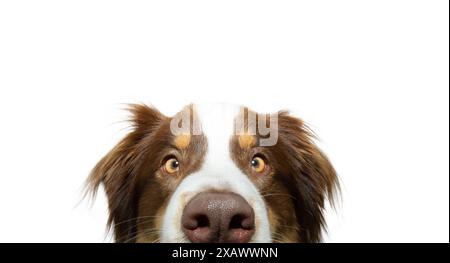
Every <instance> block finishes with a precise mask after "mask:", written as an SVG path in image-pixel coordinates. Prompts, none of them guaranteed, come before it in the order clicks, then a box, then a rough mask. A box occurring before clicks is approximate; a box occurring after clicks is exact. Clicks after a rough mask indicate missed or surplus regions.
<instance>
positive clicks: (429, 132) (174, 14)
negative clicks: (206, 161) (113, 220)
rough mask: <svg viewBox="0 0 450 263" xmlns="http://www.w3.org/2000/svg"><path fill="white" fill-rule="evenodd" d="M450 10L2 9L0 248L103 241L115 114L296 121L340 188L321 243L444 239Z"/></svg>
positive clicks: (408, 5) (250, 6)
mask: <svg viewBox="0 0 450 263" xmlns="http://www.w3.org/2000/svg"><path fill="white" fill-rule="evenodd" d="M448 5H449V3H448V1H411V0H408V1H392V0H389V1H242V0H239V1H220V2H219V1H152V2H151V3H150V1H92V0H89V1H59V0H58V1H2V2H0V121H1V122H0V241H1V242H27V241H32V242H49V241H51V242H104V241H110V236H105V223H106V216H107V215H106V200H105V197H104V195H103V194H101V195H100V196H99V198H98V199H97V201H96V202H95V203H94V205H93V206H92V207H90V206H89V204H88V202H86V201H83V202H81V203H79V201H80V199H81V187H82V184H83V181H84V180H85V178H86V177H87V175H88V173H89V171H90V169H91V168H92V167H93V166H94V165H95V163H96V162H97V161H98V160H99V159H100V158H101V157H102V156H103V155H104V154H105V153H106V152H107V151H108V150H109V149H110V148H111V147H112V146H113V145H114V144H115V143H116V142H117V141H118V140H119V139H120V138H121V137H122V136H123V135H124V134H125V132H126V129H125V127H126V123H123V122H121V121H122V120H123V119H124V118H125V117H126V113H124V112H122V111H121V110H120V109H121V108H123V104H122V103H130V102H144V103H151V104H153V105H155V106H156V107H158V108H159V109H160V110H161V111H163V112H164V113H166V114H172V113H174V112H176V111H177V110H179V109H180V108H181V107H182V106H183V105H185V104H187V103H190V102H204V101H207V102H230V103H239V104H245V105H248V106H250V107H252V108H254V109H256V110H260V111H274V110H278V109H291V110H293V112H294V113H295V114H296V115H298V116H300V117H302V118H303V119H305V120H306V121H307V122H308V123H310V124H311V126H312V127H313V128H314V130H315V131H316V132H317V134H318V135H319V136H320V138H321V143H320V145H321V147H322V148H323V149H324V151H325V152H326V153H327V154H328V155H329V157H330V159H331V160H332V162H333V163H334V165H335V167H336V169H337V171H338V172H339V175H340V177H341V180H342V184H343V203H342V206H341V208H340V209H339V210H338V211H337V212H336V213H335V212H329V213H327V218H328V222H329V234H328V236H326V238H325V241H328V242H421V241H424V242H433V241H438V242H449V161H448V160H449V159H448V158H449V121H448V117H449V116H448V113H449V112H448V110H449V97H448V96H449V75H448V72H449V34H448V32H449V28H448V26H449V23H448V22H449V13H448V10H449V6H448Z"/></svg>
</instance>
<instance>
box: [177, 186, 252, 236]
mask: <svg viewBox="0 0 450 263" xmlns="http://www.w3.org/2000/svg"><path fill="white" fill-rule="evenodd" d="M181 226H182V228H183V232H184V233H185V234H186V236H187V237H188V238H189V240H190V241H191V242H193V243H209V242H231V243H245V242H248V241H250V239H251V237H252V236H253V234H254V233H255V215H254V212H253V209H252V207H251V206H250V205H249V204H248V203H247V201H245V199H244V198H243V197H242V196H240V195H237V194H234V193H221V192H204V193H200V194H198V195H196V196H195V197H194V198H193V199H192V200H191V201H190V202H189V203H188V204H187V205H186V207H185V208H184V211H183V215H182V217H181Z"/></svg>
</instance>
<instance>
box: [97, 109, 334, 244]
mask: <svg viewBox="0 0 450 263" xmlns="http://www.w3.org/2000/svg"><path fill="white" fill-rule="evenodd" d="M130 111H131V113H132V120H131V123H132V131H131V132H130V133H128V135H126V137H125V138H124V139H122V141H120V142H119V143H118V144H117V145H116V146H115V147H114V148H113V149H112V150H111V151H110V152H109V153H108V154H107V155H106V156H105V157H103V159H101V160H100V162H99V163H98V164H97V165H96V166H95V168H94V169H93V171H92V173H91V175H90V177H89V179H88V186H89V190H90V191H92V192H93V193H94V194H95V193H96V191H97V189H98V187H99V186H100V185H102V184H103V186H104V189H105V191H106V195H107V198H108V203H109V204H108V205H109V221H108V224H109V226H111V227H113V229H114V230H115V231H114V233H115V238H116V241H117V242H318V241H320V239H321V232H322V229H323V227H324V226H325V222H324V216H323V209H324V205H325V201H326V200H327V199H328V200H331V201H332V200H333V196H334V194H335V192H336V190H338V179H337V176H336V172H335V170H334V169H333V167H332V165H331V163H330V162H329V160H328V159H327V157H326V156H325V155H324V154H323V153H322V152H321V151H320V150H319V149H318V148H317V146H316V145H315V144H314V142H313V134H312V132H311V131H310V130H309V129H308V128H307V127H306V126H305V124H304V123H303V122H302V121H301V120H300V119H297V118H295V117H292V116H290V115H289V114H288V113H287V112H278V113H275V114H257V113H255V112H253V111H251V110H249V109H248V108H245V107H235V106H229V105H228V106H227V105H207V106H201V105H198V106H196V105H189V106H187V107H185V108H184V109H183V110H182V111H180V112H179V113H178V114H176V115H175V116H173V117H167V116H164V115H163V114H161V113H160V112H159V111H157V110H156V109H155V108H152V107H148V106H145V105H131V107H130Z"/></svg>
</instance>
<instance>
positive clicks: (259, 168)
mask: <svg viewBox="0 0 450 263" xmlns="http://www.w3.org/2000/svg"><path fill="white" fill-rule="evenodd" d="M251 165H252V168H253V170H254V171H255V172H257V173H261V172H263V171H264V170H265V168H266V162H265V161H264V160H263V159H262V158H261V157H258V156H255V157H253V159H252V161H251Z"/></svg>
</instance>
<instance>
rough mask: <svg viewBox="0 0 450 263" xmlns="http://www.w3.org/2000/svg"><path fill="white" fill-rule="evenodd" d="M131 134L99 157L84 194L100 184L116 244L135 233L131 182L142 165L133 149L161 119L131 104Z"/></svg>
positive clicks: (149, 109)
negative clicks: (105, 199) (105, 198)
mask: <svg viewBox="0 0 450 263" xmlns="http://www.w3.org/2000/svg"><path fill="white" fill-rule="evenodd" d="M128 110H129V111H130V112H131V114H132V117H131V120H130V122H131V128H132V130H131V132H130V133H128V135H126V136H125V138H123V139H122V140H121V141H120V142H119V143H118V144H117V145H116V146H114V148H113V149H112V150H111V151H110V152H109V153H108V154H106V156H105V157H103V158H102V159H101V160H100V162H98V164H97V165H96V166H95V167H94V169H93V170H92V172H91V174H90V176H89V178H88V180H87V191H88V192H90V193H91V194H92V196H95V195H96V193H97V190H98V188H99V186H100V185H103V186H104V188H105V191H106V195H107V198H108V206H109V219H108V227H112V226H114V230H115V239H116V241H117V242H129V241H132V240H129V239H130V236H132V234H133V233H134V232H135V231H136V230H135V229H134V228H135V226H136V224H135V222H134V219H135V218H136V217H137V207H136V202H135V201H136V200H135V198H136V196H134V194H135V191H134V188H135V180H136V176H137V174H138V171H139V166H140V163H141V162H142V157H143V151H141V150H137V149H138V148H139V147H142V146H140V142H141V141H142V139H143V138H145V137H147V136H149V135H150V134H151V133H152V132H153V131H155V130H156V129H157V127H158V126H159V125H160V124H161V122H162V120H163V119H164V116H163V115H162V114H161V113H160V112H158V111H157V110H156V109H154V108H151V107H148V106H146V105H139V104H132V105H129V108H128Z"/></svg>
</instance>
